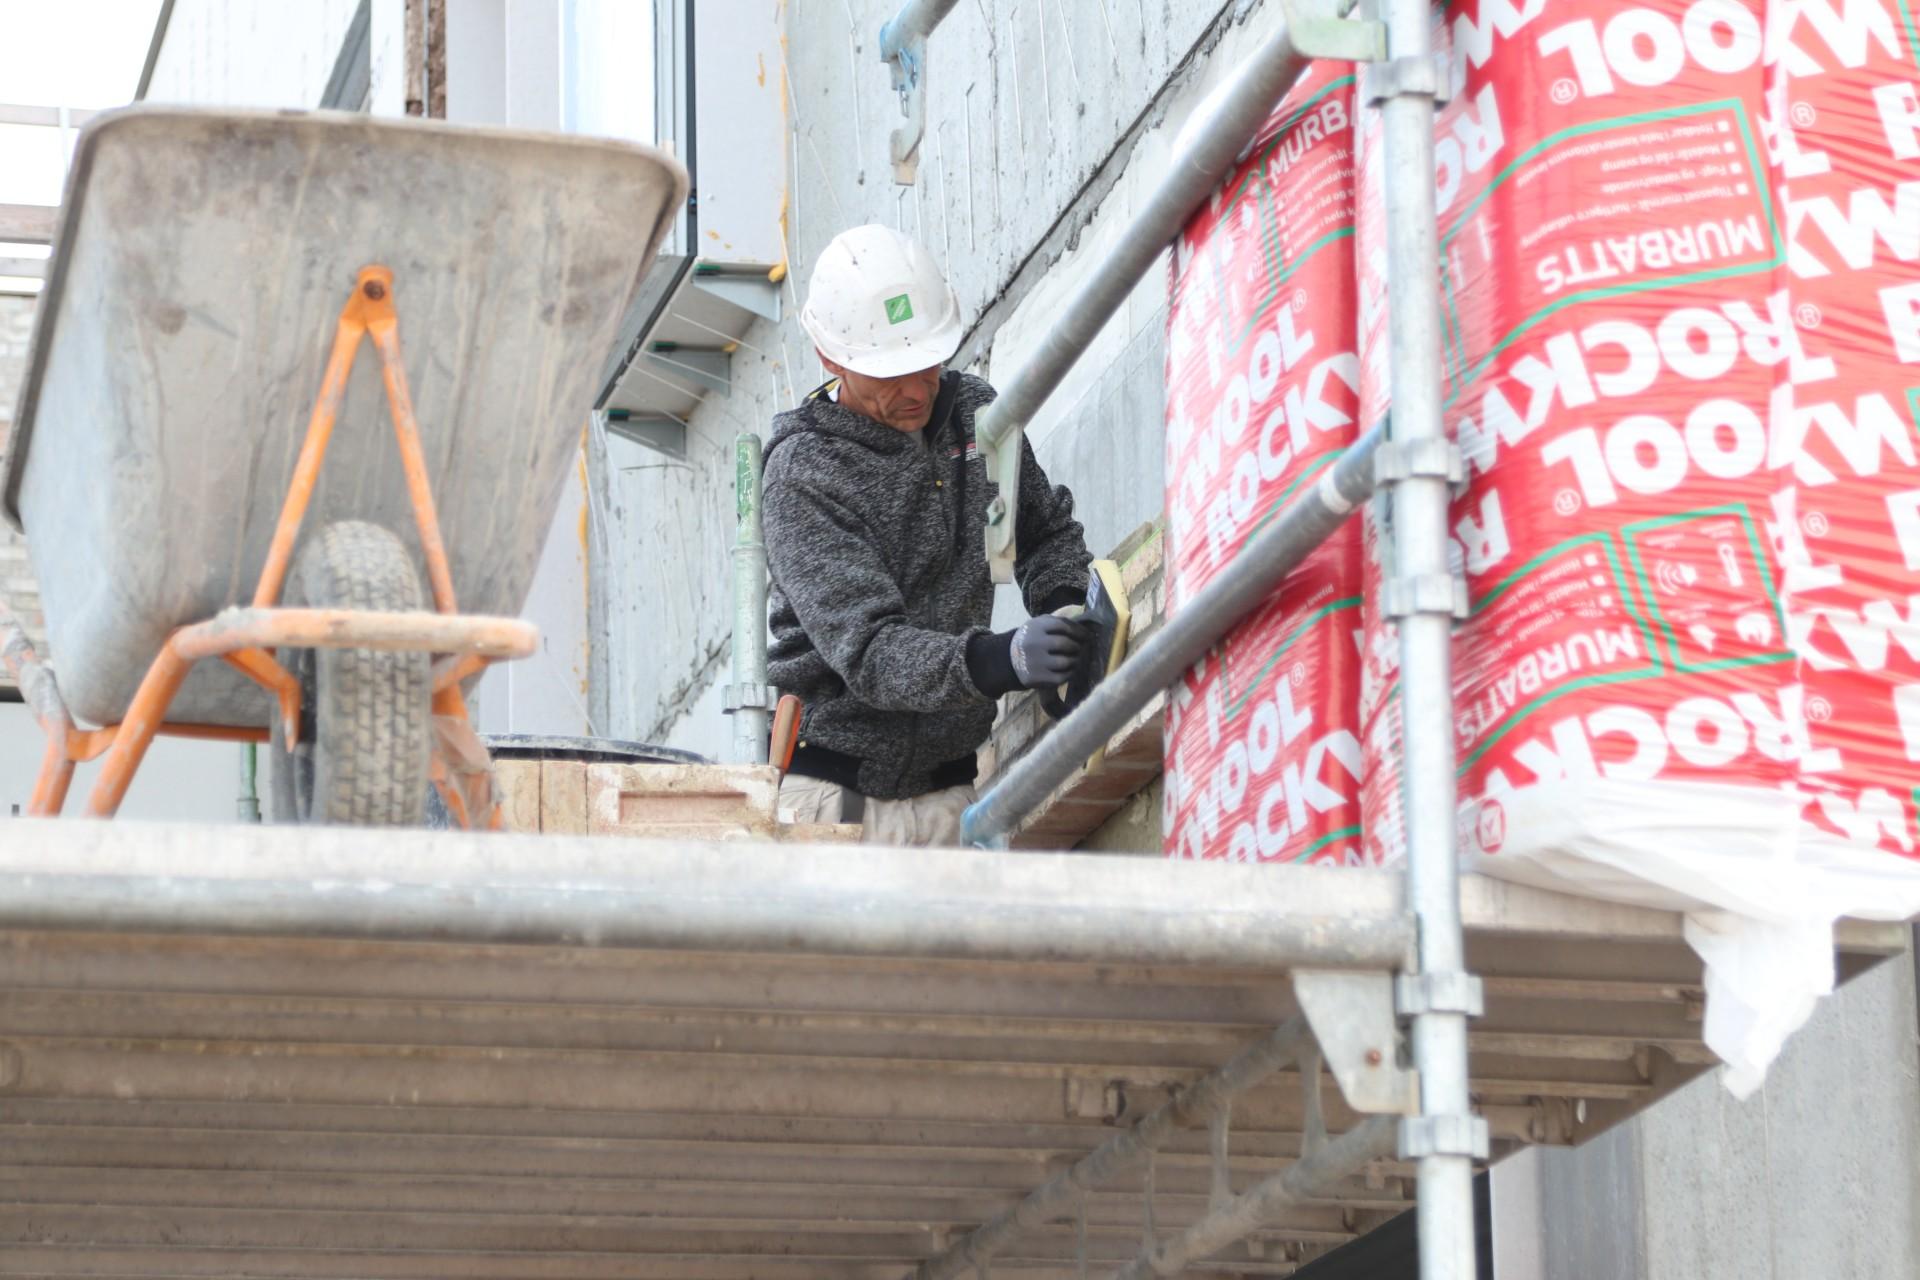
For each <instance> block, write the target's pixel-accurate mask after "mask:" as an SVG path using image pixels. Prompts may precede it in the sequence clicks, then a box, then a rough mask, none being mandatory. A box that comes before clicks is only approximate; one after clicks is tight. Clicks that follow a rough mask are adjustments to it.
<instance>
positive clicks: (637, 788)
mask: <svg viewBox="0 0 1920 1280" xmlns="http://www.w3.org/2000/svg"><path fill="white" fill-rule="evenodd" d="M779 788H780V780H779V774H778V773H777V772H776V771H775V770H774V769H773V768H772V767H770V766H767V765H675V764H595V765H588V766H587V782H586V791H587V830H588V831H589V832H590V833H591V834H593V835H618V836H628V837H649V836H652V837H666V836H693V837H699V838H706V839H722V838H727V837H729V836H746V835H754V834H758V835H768V834H771V832H772V828H773V826H774V820H775V801H776V797H777V795H778V793H779Z"/></svg>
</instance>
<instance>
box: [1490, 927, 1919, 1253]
mask: <svg viewBox="0 0 1920 1280" xmlns="http://www.w3.org/2000/svg"><path fill="white" fill-rule="evenodd" d="M1916 1152H1920V1052H1916V1014H1915V1003H1914V984H1913V964H1912V959H1911V957H1908V956H1899V957H1896V958H1894V959H1892V960H1890V961H1888V962H1886V963H1885V964H1882V965H1881V966H1880V967H1879V968H1877V969H1875V970H1873V971H1872V972H1870V973H1867V974H1865V975H1863V976H1862V977H1860V978H1858V979H1856V980H1855V981H1854V982H1852V983H1850V984H1848V985H1847V986H1845V987H1843V988H1842V989H1841V990H1840V991H1839V992H1838V993H1837V994H1835V995H1834V996H1833V997H1831V998H1830V999H1828V1000H1826V1001H1825V1002H1823V1003H1822V1005H1821V1007H1820V1009H1819V1011H1818V1012H1817V1013H1815V1015H1814V1017H1813V1020H1812V1021H1811V1022H1809V1023H1808V1024H1807V1026H1806V1027H1804V1028H1803V1029H1802V1030H1801V1031H1800V1032H1799V1033H1798V1034H1796V1035H1795V1036H1794V1038H1793V1039H1792V1040H1791V1041H1790V1042H1789V1043H1788V1045H1787V1050H1786V1052H1785V1053H1784V1054H1782V1055H1781V1057H1780V1060H1779V1061H1778V1062H1776V1063H1775V1064H1774V1067H1773V1071H1772V1073H1771V1074H1770V1075H1769V1077H1768V1080H1767V1085H1766V1087H1765V1088H1764V1089H1763V1090H1761V1092H1760V1093H1758V1094H1756V1095H1755V1096H1754V1097H1752V1098H1750V1099H1748V1100H1747V1101H1745V1102H1737V1101H1735V1100H1734V1099H1733V1098H1732V1097H1731V1096H1730V1095H1729V1094H1728V1093H1727V1092H1726V1090H1725V1089H1724V1088H1722V1087H1721V1085H1720V1083H1719V1080H1718V1079H1717V1078H1716V1076H1714V1075H1708V1076H1706V1077H1703V1078H1702V1079H1700V1080H1697V1081H1695V1082H1694V1083H1693V1084H1691V1085H1689V1086H1687V1087H1686V1088H1685V1089H1682V1090H1681V1091H1679V1092H1678V1093H1676V1094H1674V1095H1673V1096H1672V1097H1670V1098H1667V1099H1666V1100H1665V1101H1663V1102H1661V1103H1660V1104H1658V1105H1657V1106H1655V1107H1653V1108H1651V1109H1650V1110H1648V1111H1647V1112H1646V1113H1645V1114H1644V1115H1642V1116H1640V1117H1638V1118H1637V1119H1635V1120H1634V1121H1632V1122H1631V1123H1629V1124H1628V1125H1626V1126H1623V1127H1622V1128H1621V1129H1618V1130H1616V1131H1614V1132H1613V1133H1612V1134H1609V1135H1606V1136H1604V1137H1602V1138H1600V1139H1598V1140H1596V1141H1594V1142H1592V1143H1589V1144H1588V1145H1587V1146H1585V1147H1581V1148H1579V1149H1577V1150H1571V1151H1567V1150H1536V1151H1531V1152H1527V1153H1524V1154H1522V1155H1520V1156H1517V1157H1515V1158H1514V1159H1512V1160H1510V1161H1508V1162H1507V1163H1505V1164H1503V1165H1501V1166H1499V1167H1498V1168H1496V1169H1495V1171H1494V1233H1495V1237H1496V1239H1497V1240H1498V1241H1499V1246H1498V1249H1497V1251H1496V1259H1495V1261H1496V1270H1495V1274H1496V1275H1497V1276H1498V1277H1499V1280H1912V1277H1913V1276H1915V1275H1920V1159H1917V1158H1916V1155H1915V1153H1916Z"/></svg>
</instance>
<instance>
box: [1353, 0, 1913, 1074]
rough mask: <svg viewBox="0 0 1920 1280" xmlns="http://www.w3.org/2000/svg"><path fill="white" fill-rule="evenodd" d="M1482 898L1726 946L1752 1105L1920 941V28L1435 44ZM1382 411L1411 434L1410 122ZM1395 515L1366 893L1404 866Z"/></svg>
mask: <svg viewBox="0 0 1920 1280" xmlns="http://www.w3.org/2000/svg"><path fill="white" fill-rule="evenodd" d="M1435 24H1436V25H1435V34H1436V47H1438V48H1440V49H1442V50H1444V51H1445V53H1446V56H1447V59H1448V63H1449V65H1450V67H1451V70H1452V85H1451V88H1452V93H1451V96H1450V100H1449V101H1448V102H1447V104H1446V105H1445V106H1444V107H1443V108H1442V110H1441V113H1440V116H1439V119H1438V122H1437V125H1436V132H1435V138H1436V164H1437V169H1438V185H1437V198H1438V203H1439V211H1440V219H1439V223H1440V225H1439V230H1440V244H1441V257H1442V262H1441V275H1442V294H1443V297H1442V309H1443V312H1444V316H1443V322H1444V367H1445V375H1444V382H1445V385H1444V389H1443V398H1444V403H1445V420H1446V423H1447V427H1448V430H1449V432H1450V434H1452V436H1453V437H1454V438H1455V439H1456V440H1457V442H1458V444H1459V446H1460V449H1461V451H1462V454H1463V456H1464V461H1465V467H1466V475H1467V483H1466V486H1465V489H1464V492H1463V493H1461V494H1460V495H1459V497H1458V499H1457V500H1456V502H1455V504H1454V507H1453V511H1452V514H1451V517H1450V521H1451V534H1452V539H1451V550H1452V553H1453V558H1454V564H1455V569H1456V571H1457V572H1459V573H1461V574H1462V575H1464V577H1465V581H1466V585H1467V590H1468V597H1469V600H1470V602H1471V605H1470V614H1469V616H1468V617H1467V618H1466V619H1465V620H1464V621H1463V622H1462V623H1461V625H1460V626H1459V628H1458V630H1457V632H1456V635H1455V641H1454V652H1453V665H1454V685H1455V688H1454V694H1455V699H1456V712H1457V714H1456V730H1455V731H1456V738H1455V749H1456V752H1457V758H1458V764H1459V779H1458V781H1459V796H1460V811H1459V812H1460V835H1461V845H1462V850H1463V856H1464V861H1465V864H1466V865H1467V866H1468V868H1469V869H1472V870H1480V871H1486V872H1489V873H1492V874H1497V875H1502V876H1506V877H1509V878H1513V879H1520V880H1526V881H1530V882H1533V883H1538V884H1542V885H1546V886H1548V887H1552V888H1558V889H1566V890H1569V891H1572V892H1578V893H1588V894H1593V895H1597V896H1604V897H1609V898H1615V899H1621V900H1626V901H1634V902H1645V903H1649V904H1653V905H1660V906H1666V907H1676V908H1680V909H1683V910H1687V911H1689V912H1690V913H1691V914H1690V915H1689V919H1688V936H1689V940H1690V941H1691V942H1692V943H1693V944H1694V946H1695V947H1696V949H1697V950H1699V951H1700V952H1701V954H1702V956H1703V958H1704V959H1705V960H1706V961H1707V967H1708V972H1707V983H1708V992H1709V1010H1708V1020H1707V1027H1706V1034H1707V1040H1708V1043H1709V1044H1710V1045H1712V1046H1713V1047H1714V1048H1715V1049H1716V1051H1718V1052H1719V1053H1720V1054H1721V1056H1722V1057H1723V1058H1725V1059H1727V1061H1728V1062H1729V1064H1730V1066H1731V1067H1732V1068H1733V1071H1732V1072H1731V1073H1730V1075H1729V1077H1728V1083H1729V1086H1730V1087H1732V1088H1734V1089H1736V1091H1744V1090H1747V1089H1750V1088H1752V1087H1754V1086H1755V1085H1756V1084H1757V1083H1758V1080H1759V1078H1760V1074H1761V1073H1762V1072H1763V1071H1764V1069H1765V1066H1766V1063H1767V1062H1768V1061H1769V1060H1770V1059H1771V1058H1772V1057H1773V1055H1774V1054H1775V1053H1776V1052H1777V1051H1778V1048H1779V1045H1780V1043H1781V1042H1782V1040H1783V1039H1784V1037H1785V1036H1786V1035H1787V1034H1788V1033H1790V1032H1791V1031H1792V1029H1793V1028H1794V1027H1795V1026H1797V1025H1798V1024H1799V1022H1800V1021H1802V1020H1804V1018H1805V1017H1806V1014H1807V1012H1808V1011H1809V1010H1810V1009H1811V1005H1812V1001H1813V999H1814V997H1816V996H1817V995H1819V994H1821V993H1823V992H1824V991H1825V990H1829V989H1830V988H1831V984H1832V976H1833V975H1832V950H1831V926H1832V922H1833V921H1834V919H1836V918H1837V917H1839V916H1842V915H1874V916H1880V917H1883V918H1900V917H1905V916H1908V915H1911V914H1913V913H1915V912H1916V911H1920V862H1916V860H1915V859H1916V856H1917V855H1920V812H1917V806H1920V456H1917V455H1916V443H1917V442H1920V271H1917V269H1916V265H1915V264H1916V262H1917V261H1920V98H1917V97H1916V85H1917V84H1920V35H1917V34H1916V30H1915V26H1914V22H1913V19H1912V15H1911V14H1910V12H1909V11H1908V9H1907V7H1906V5H1905V3H1904V0H1774V2H1771V3H1769V2H1767V0H1690V2H1689V0H1659V2H1657V3H1648V4H1634V5H1623V4H1620V3H1617V2H1611V0H1554V2H1553V3H1551V4H1549V3H1545V2H1544V0H1461V2H1460V3H1456V4H1451V5H1448V6H1446V7H1445V9H1444V10H1436V14H1435ZM1359 123H1360V136H1359V139H1358V142H1357V150H1358V154H1359V168H1360V195H1359V211H1358V223H1359V234H1358V237H1357V239H1358V250H1357V255H1358V264H1359V271H1360V291H1359V292H1360V297H1361V299H1362V318H1361V327H1362V337H1361V343H1360V345H1361V363H1362V377H1361V382H1362V410H1361V414H1362V417H1363V418H1364V419H1365V420H1368V421H1371V420H1373V419H1374V418H1375V417H1377V416H1380V415H1383V414H1385V413H1386V411H1387V409H1388V408H1389V404H1388V397H1389V388H1388V384H1387V376H1386V375H1387V367H1388V352H1387V328H1386V326H1387V317H1386V314H1385V310H1384V305H1383V303H1382V301H1381V300H1382V299H1383V297H1384V290H1385V278H1386V274H1387V272H1388V270H1389V267H1388V255H1387V243H1386V238H1385V231H1384V223H1383V196H1382V190H1381V183H1382V181H1383V179H1382V176H1381V175H1382V163H1381V162H1382V155H1381V145H1380V139H1379V135H1378V120H1377V118H1371V119H1369V118H1366V117H1363V118H1362V119H1361V120H1360V122H1359ZM1383 513H1384V508H1383V507H1382V506H1381V505H1380V504H1378V503H1377V502H1376V504H1375V506H1374V507H1373V508H1372V509H1371V510H1370V512H1369V525H1368V530H1367V538H1366V546H1367V556H1366V573H1367V580H1368V590H1367V591H1366V592H1365V593H1364V595H1365V599H1366V600H1367V601H1368V608H1367V609H1366V611H1365V612H1366V617H1365V623H1364V632H1365V635H1364V640H1363V645H1362V651H1363V654H1364V661H1365V666H1366V671H1365V674H1364V678H1363V680H1362V706H1361V711H1360V719H1361V722H1362V726H1363V739H1364V741H1365V744H1366V750H1365V766H1364V773H1365V775H1366V776H1365V781H1364V785H1363V792H1364V801H1363V808H1364V817H1363V824H1364V827H1365V837H1364V839H1365V845H1366V853H1367V857H1368V858H1369V859H1370V860H1374V861H1386V860H1391V859H1394V858H1396V857H1398V856H1399V855H1400V853H1401V852H1402V841H1403V831H1402V825H1401V817H1400V813H1399V783H1400V780H1399V776H1398V768H1399V761H1400V754H1401V750H1400V744H1401V726H1400V723H1399V715H1398V704H1397V699H1396V694H1397V687H1396V686H1397V666H1398V652H1397V638H1396V635H1395V632H1394V629H1393V628H1392V626H1391V625H1390V623H1389V622H1388V621H1387V620H1385V619H1383V618H1381V617H1379V616H1377V614H1376V613H1375V612H1374V611H1373V609H1372V607H1371V604H1372V602H1373V601H1374V600H1375V599H1377V595H1378V593H1377V590H1376V589H1375V588H1377V586H1378V584H1379V583H1380V582H1382V581H1384V580H1386V579H1388V578H1390V577H1391V576H1392V565H1391V563H1390V561H1391V556H1390V554H1389V553H1388V552H1389V548H1390V545H1391V540H1390V538H1388V537H1387V536H1386V534H1387V532H1388V530H1387V529H1386V528H1385V526H1384V520H1385V517H1384V514H1383Z"/></svg>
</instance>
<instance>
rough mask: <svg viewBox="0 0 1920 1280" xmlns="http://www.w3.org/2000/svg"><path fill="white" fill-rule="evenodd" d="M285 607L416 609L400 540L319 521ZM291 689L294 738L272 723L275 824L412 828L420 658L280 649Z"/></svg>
mask: <svg viewBox="0 0 1920 1280" xmlns="http://www.w3.org/2000/svg"><path fill="white" fill-rule="evenodd" d="M286 597H287V603H288V604H289V605H298V606H305V607H308V608H315V609H371V610H381V611H386V610H413V609H421V608H424V607H425V605H424V602H423V596H422V593H421V590H420V579H419V575H418V574H416V573H415V572H414V568H413V560H412V558H411V557H410V556H409V555H408V554H407V549H406V547H405V545H404V544H402V543H401V541H400V539H399V538H397V537H395V536H394V535H393V534H392V533H391V532H389V531H388V530H386V529H383V528H381V527H380V526H379V525H373V524H366V523H364V522H362V521H358V520H344V521H341V522H339V523H337V524H330V525H328V526H327V527H326V528H325V529H322V530H321V531H320V536H319V537H317V538H314V539H312V540H311V541H309V542H308V543H307V544H306V546H305V547H303V548H302V549H301V552H300V555H299V557H298V559H297V560H296V561H295V562H294V567H293V574H292V577H291V579H290V580H289V582H288V584H287V591H286ZM278 656H279V659H280V663H281V665H282V666H284V667H286V668H287V670H289V671H290V672H292V673H293V674H294V676H295V677H296V678H298V679H299V681H300V684H301V694H302V698H301V702H302V706H303V708H304V710H303V711H302V713H301V717H300V738H299V741H298V742H297V743H295V744H294V747H293V749H292V750H291V751H289V750H288V749H287V746H286V741H285V734H284V732H283V730H282V726H281V722H280V718H279V714H278V712H276V713H275V716H274V725H273V744H272V748H271V751H272V761H271V769H270V774H271V776H270V778H269V801H270V804H271V814H270V816H271V817H272V819H273V820H274V821H275V822H302V823H325V824H346V825H352V826H374V827H382V826H386V827H398V826H418V825H419V824H420V823H421V822H422V821H423V820H424V819H425V816H426V813H425V811H426V799H427V787H428V766H429V761H430V758H431V753H432V735H433V727H432V719H431V706H430V704H431V701H432V676H431V655H430V654H425V653H402V652H397V651H394V650H387V649H282V650H280V652H279V655H278Z"/></svg>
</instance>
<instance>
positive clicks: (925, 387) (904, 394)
mask: <svg viewBox="0 0 1920 1280" xmlns="http://www.w3.org/2000/svg"><path fill="white" fill-rule="evenodd" d="M820 363H821V364H823V365H825V366H826V369H827V372H828V373H831V374H832V375H833V376H834V377H836V378H838V379H840V403H841V405H842V406H844V407H845V408H848V409H851V410H853V411H854V412H855V413H858V414H864V415H865V416H867V417H869V418H872V419H873V420H874V421H875V422H881V423H885V424H886V425H887V426H889V427H892V428H893V429H894V430H895V431H918V430H920V428H922V427H924V426H926V425H927V419H928V418H931V417H932V416H933V399H934V397H935V396H937V395H939V394H940V366H939V365H935V366H933V368H931V369H922V370H921V371H920V372H918V373H906V374H902V375H900V376H899V377H898V378H870V377H868V376H867V375H866V374H864V373H855V372H854V371H853V370H851V369H849V368H847V367H845V366H844V365H838V364H835V363H834V362H833V361H831V360H829V359H827V358H826V357H825V356H821V357H820Z"/></svg>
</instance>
